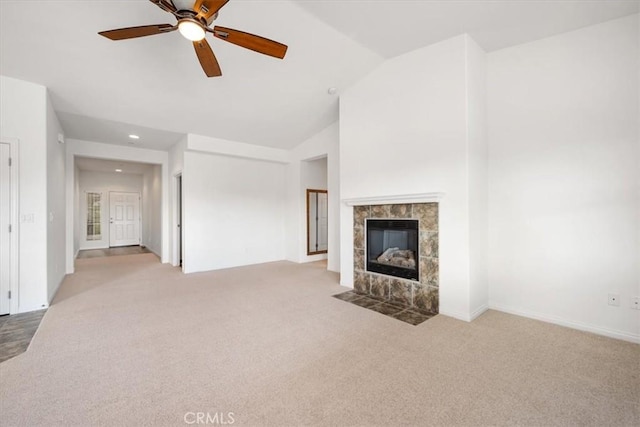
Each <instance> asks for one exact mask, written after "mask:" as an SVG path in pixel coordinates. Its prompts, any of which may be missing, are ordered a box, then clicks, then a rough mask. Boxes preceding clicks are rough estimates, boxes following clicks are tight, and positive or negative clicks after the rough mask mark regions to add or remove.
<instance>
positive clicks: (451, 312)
mask: <svg viewBox="0 0 640 427" xmlns="http://www.w3.org/2000/svg"><path fill="white" fill-rule="evenodd" d="M438 314H442V315H443V316H449V317H453V318H454V319H458V320H462V321H464V322H471V316H469V313H464V312H462V311H456V310H446V309H444V310H443V309H442V308H440V310H439V311H438Z"/></svg>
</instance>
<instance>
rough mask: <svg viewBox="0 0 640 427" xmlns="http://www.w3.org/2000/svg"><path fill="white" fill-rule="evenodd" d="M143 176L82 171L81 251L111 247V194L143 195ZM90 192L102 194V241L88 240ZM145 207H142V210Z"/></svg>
mask: <svg viewBox="0 0 640 427" xmlns="http://www.w3.org/2000/svg"><path fill="white" fill-rule="evenodd" d="M142 181H143V175H140V174H133V173H117V172H95V171H84V170H81V171H80V201H79V202H80V218H79V222H80V224H81V227H80V249H81V250H84V249H96V248H108V247H109V215H110V213H109V203H110V201H109V192H111V191H121V192H127V193H139V194H140V195H141V196H142V193H143V191H142V190H143V182H142ZM88 192H92V193H100V194H102V198H101V206H100V208H101V209H100V211H101V221H100V223H101V228H102V230H101V231H102V234H101V237H102V238H101V239H100V240H87V227H86V226H85V224H86V223H87V202H86V200H87V199H86V195H87V193H88ZM142 208H143V206H141V210H142Z"/></svg>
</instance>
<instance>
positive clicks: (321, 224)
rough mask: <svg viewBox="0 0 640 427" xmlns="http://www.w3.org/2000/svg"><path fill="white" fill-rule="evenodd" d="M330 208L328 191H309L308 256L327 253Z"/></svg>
mask: <svg viewBox="0 0 640 427" xmlns="http://www.w3.org/2000/svg"><path fill="white" fill-rule="evenodd" d="M328 206H329V205H328V193H327V190H311V189H307V255H317V254H326V253H327V249H328V248H329V243H328V242H329V228H328V217H329V208H328Z"/></svg>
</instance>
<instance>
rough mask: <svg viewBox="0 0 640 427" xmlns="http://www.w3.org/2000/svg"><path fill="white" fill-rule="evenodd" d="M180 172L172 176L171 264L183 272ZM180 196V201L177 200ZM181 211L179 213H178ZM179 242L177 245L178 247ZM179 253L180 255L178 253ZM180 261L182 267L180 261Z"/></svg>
mask: <svg viewBox="0 0 640 427" xmlns="http://www.w3.org/2000/svg"><path fill="white" fill-rule="evenodd" d="M182 178H183V177H182V172H178V173H176V174H174V175H173V198H172V199H173V209H172V210H173V220H172V221H171V222H172V228H173V245H172V246H173V247H172V248H171V252H172V253H171V258H172V259H171V264H172V265H173V266H174V267H180V269H181V270H182V271H184V233H183V230H184V215H183V214H184V197H183V194H184V182H183V181H182ZM178 196H180V200H178ZM178 210H181V212H178ZM178 216H179V217H180V227H178ZM178 242H179V245H178ZM178 251H180V253H178ZM181 259H182V265H180V260H181Z"/></svg>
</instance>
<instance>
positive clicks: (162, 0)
mask: <svg viewBox="0 0 640 427" xmlns="http://www.w3.org/2000/svg"><path fill="white" fill-rule="evenodd" d="M149 1H150V2H151V3H153V4H155V5H156V6H158V7H159V8H160V9H162V10H164V11H165V12H169V13H176V12H177V11H178V9H176V7H175V6H174V5H173V3H171V1H169V0H149Z"/></svg>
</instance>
